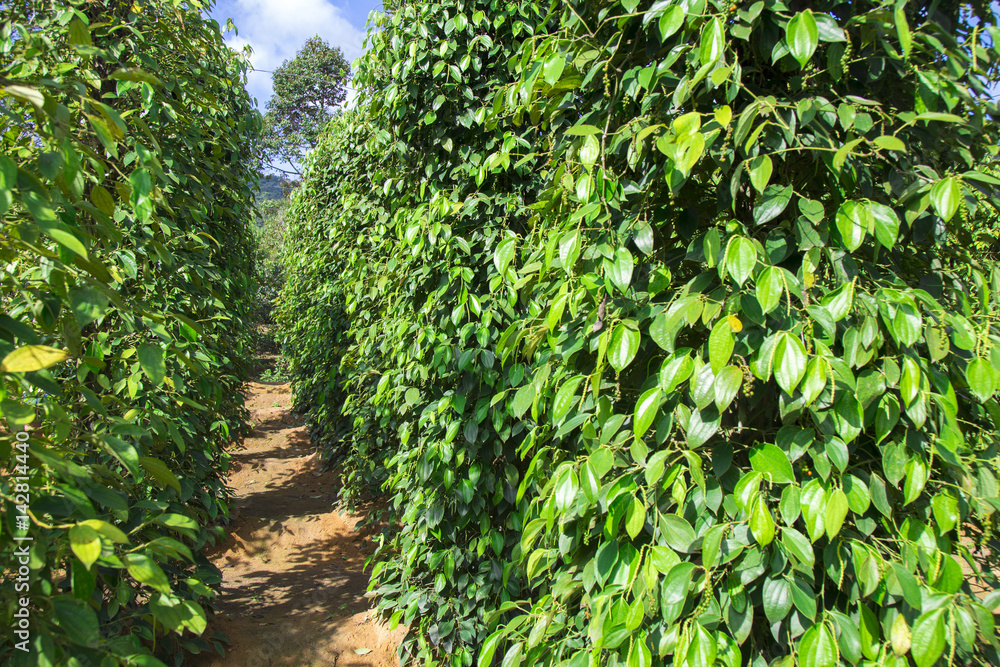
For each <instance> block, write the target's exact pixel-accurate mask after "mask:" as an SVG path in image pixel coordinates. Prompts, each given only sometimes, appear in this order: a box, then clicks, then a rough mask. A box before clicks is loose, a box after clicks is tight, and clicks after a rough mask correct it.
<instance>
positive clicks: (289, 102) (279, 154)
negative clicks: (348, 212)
mask: <svg viewBox="0 0 1000 667" xmlns="http://www.w3.org/2000/svg"><path fill="white" fill-rule="evenodd" d="M350 76H351V67H350V64H349V63H348V62H347V59H346V58H344V54H343V52H342V51H341V50H340V47H339V46H336V47H331V46H330V45H329V44H327V43H326V41H325V40H323V39H321V38H320V37H319V36H318V35H317V36H316V37H310V38H309V39H307V40H306V43H305V44H303V45H302V48H301V49H299V50H298V52H296V54H295V57H294V58H292V59H291V60H286V61H285V62H283V63H282V64H281V67H278V68H277V69H276V70H274V75H273V77H272V78H273V82H274V93H273V94H272V95H271V98H270V99H269V100H268V101H267V113H266V114H264V130H263V145H264V157H265V158H266V159H267V160H269V162H270V166H271V168H273V169H277V170H278V171H282V172H285V173H294V174H299V173H300V172H299V166H300V164H301V162H302V158H303V157H305V155H306V153H307V152H309V151H310V150H311V149H313V148H315V147H316V143H317V141H318V140H319V135H320V134H321V133H322V132H323V128H324V127H325V126H326V124H327V123H328V122H329V121H330V118H331V117H332V116H333V114H334V109H335V108H336V107H338V106H339V105H340V104H341V103H342V102H343V101H344V99H345V98H346V97H347V80H348V79H349V78H350ZM286 167H287V168H290V169H291V171H290V172H289V171H288V169H286Z"/></svg>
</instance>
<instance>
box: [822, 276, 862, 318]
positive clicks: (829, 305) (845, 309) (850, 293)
mask: <svg viewBox="0 0 1000 667" xmlns="http://www.w3.org/2000/svg"><path fill="white" fill-rule="evenodd" d="M821 303H822V304H823V306H825V307H826V309H827V311H828V312H829V313H830V317H832V318H833V321H834V322H839V321H840V320H842V319H844V318H845V317H847V316H848V314H850V312H851V308H852V307H853V305H854V283H844V284H843V285H841V286H840V287H838V288H837V289H835V290H833V291H832V292H830V293H829V294H827V295H826V296H825V297H823V300H822V301H821Z"/></svg>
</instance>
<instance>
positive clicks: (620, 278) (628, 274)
mask: <svg viewBox="0 0 1000 667" xmlns="http://www.w3.org/2000/svg"><path fill="white" fill-rule="evenodd" d="M634 266H635V263H634V262H633V260H632V253H630V252H629V251H628V249H627V248H618V250H616V251H615V258H614V261H613V262H610V263H609V266H608V275H609V277H610V278H611V282H612V283H614V284H615V287H617V288H618V289H619V290H620V291H621V292H622V293H623V294H624V293H625V292H626V291H627V290H628V286H629V284H630V283H631V282H632V269H633V267H634Z"/></svg>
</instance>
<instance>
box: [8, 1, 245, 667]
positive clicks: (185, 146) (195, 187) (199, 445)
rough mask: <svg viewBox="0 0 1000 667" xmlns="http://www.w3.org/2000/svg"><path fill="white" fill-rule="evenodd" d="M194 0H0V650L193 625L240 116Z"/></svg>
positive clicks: (239, 310)
mask: <svg viewBox="0 0 1000 667" xmlns="http://www.w3.org/2000/svg"><path fill="white" fill-rule="evenodd" d="M205 9H207V7H206V6H205V5H204V4H203V3H201V2H198V1H196V0H190V1H188V0H171V1H153V0H148V1H144V0H139V1H138V2H135V3H118V2H103V1H100V0H99V1H97V2H90V1H88V2H82V1H78V0H65V1H62V0H60V1H58V2H52V3H23V2H22V3H6V6H5V8H4V14H3V19H2V22H0V146H2V151H0V303H2V306H3V314H2V315H0V413H2V416H3V420H4V423H3V426H0V461H2V465H3V467H4V470H5V474H4V477H3V478H2V480H0V496H2V498H3V501H4V511H3V526H2V528H0V530H2V531H3V533H4V539H3V542H2V546H0V559H2V561H3V568H4V571H5V582H4V586H3V588H2V593H0V596H2V601H3V609H4V612H5V618H6V622H5V623H4V624H3V629H2V630H0V632H2V634H3V638H4V641H3V642H2V643H0V661H3V663H4V664H11V665H54V664H71V663H72V664H95V665H96V664H101V665H108V664H142V665H162V664H164V662H162V661H167V662H170V663H172V664H180V662H181V661H182V659H183V652H182V650H181V649H188V650H195V651H197V650H204V649H210V648H211V644H210V642H209V641H206V639H202V638H201V637H200V636H199V635H201V634H202V633H203V632H204V630H205V628H206V619H207V616H206V610H210V609H211V606H212V604H213V603H212V599H213V597H214V596H215V594H216V591H215V589H216V588H217V585H218V583H219V581H220V575H219V572H218V570H217V569H216V568H215V567H214V566H212V565H211V564H210V563H209V562H208V561H207V560H206V559H205V558H204V556H202V555H201V554H200V553H199V551H200V549H202V547H204V546H205V545H206V544H211V543H212V542H213V540H214V539H216V536H218V535H220V531H221V530H222V528H221V527H219V525H218V524H219V522H220V521H221V520H222V519H224V518H225V517H226V516H227V504H226V503H227V491H226V489H225V485H224V483H223V481H222V479H221V475H222V474H223V473H224V472H225V471H226V469H227V466H228V455H227V454H226V453H225V452H224V451H223V450H222V445H223V444H225V443H226V442H228V441H229V440H230V439H231V438H233V437H235V436H237V435H238V434H240V433H241V432H243V430H244V428H245V419H246V411H245V409H244V407H243V401H242V397H241V395H240V389H241V386H242V384H243V382H244V381H245V380H246V376H247V374H246V366H245V362H244V359H245V358H246V357H247V356H248V354H249V352H250V350H248V349H247V348H248V345H249V344H250V338H249V331H248V330H249V327H248V324H249V319H248V316H249V310H248V309H249V307H250V304H251V298H250V297H251V285H250V282H249V280H250V271H251V262H252V254H253V249H252V248H251V247H250V244H249V241H248V239H250V236H249V233H248V227H247V224H248V222H249V221H251V220H252V219H253V210H252V193H251V190H250V184H251V183H253V182H254V180H255V174H254V161H255V157H256V156H255V150H256V149H255V141H256V136H257V132H258V128H259V124H260V119H259V115H258V114H257V113H256V111H254V110H253V107H252V105H251V102H250V99H249V96H248V95H247V94H246V92H245V90H244V89H243V85H242V84H243V83H244V81H245V73H246V67H247V65H246V63H245V62H244V61H243V60H242V59H241V58H240V57H238V56H237V54H235V53H234V52H232V51H230V50H229V49H228V48H227V47H226V46H225V45H224V44H223V41H222V37H221V34H220V31H219V26H218V25H217V24H216V23H214V22H213V21H210V20H209V19H207V18H206V17H205V15H204V14H203V10H205ZM22 548H24V549H25V550H26V552H27V554H28V556H23V555H22V554H21V551H20V550H21V549H22ZM21 565H24V567H21ZM15 574H17V575H18V577H19V578H18V579H17V581H15ZM15 584H16V585H15ZM22 585H23V587H22ZM25 603H27V604H25ZM24 610H27V611H24ZM24 613H27V614H28V618H29V620H28V621H27V626H26V625H25V623H24V622H22V621H19V618H22V617H23V616H22V614H24ZM16 631H17V632H16ZM22 632H23V634H22ZM161 660H162V661H161Z"/></svg>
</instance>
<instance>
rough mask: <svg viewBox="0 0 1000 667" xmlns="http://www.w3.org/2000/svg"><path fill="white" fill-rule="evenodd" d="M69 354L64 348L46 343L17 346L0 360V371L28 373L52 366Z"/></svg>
mask: <svg viewBox="0 0 1000 667" xmlns="http://www.w3.org/2000/svg"><path fill="white" fill-rule="evenodd" d="M68 356H69V352H67V351H66V350H57V349H56V348H54V347H48V346H47V345H25V346H23V347H19V348H17V349H16V350H14V351H13V352H11V353H10V354H8V355H7V356H6V357H4V358H3V361H0V373H30V372H31V371H40V370H42V369H43V368H48V367H49V366H54V365H55V364H58V363H59V362H60V361H62V360H63V359H65V358H66V357H68Z"/></svg>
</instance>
